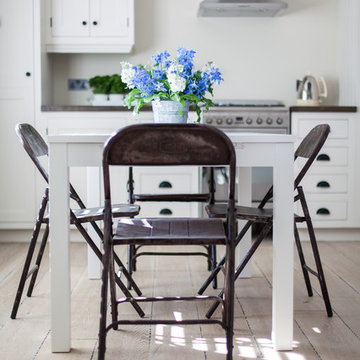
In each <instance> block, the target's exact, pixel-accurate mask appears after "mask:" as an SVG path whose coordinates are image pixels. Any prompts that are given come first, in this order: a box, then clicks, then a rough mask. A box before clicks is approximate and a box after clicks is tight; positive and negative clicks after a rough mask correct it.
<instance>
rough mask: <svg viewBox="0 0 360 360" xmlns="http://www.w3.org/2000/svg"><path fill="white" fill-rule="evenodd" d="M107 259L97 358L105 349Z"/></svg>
mask: <svg viewBox="0 0 360 360" xmlns="http://www.w3.org/2000/svg"><path fill="white" fill-rule="evenodd" d="M108 265H109V264H108V260H104V262H103V270H102V284H101V301H100V326H99V349H98V360H104V359H105V350H106V313H107V293H108V277H109V272H108Z"/></svg>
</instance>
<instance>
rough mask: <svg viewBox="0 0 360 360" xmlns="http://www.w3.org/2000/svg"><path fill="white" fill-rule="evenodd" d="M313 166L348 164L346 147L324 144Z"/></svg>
mask: <svg viewBox="0 0 360 360" xmlns="http://www.w3.org/2000/svg"><path fill="white" fill-rule="evenodd" d="M314 165H315V166H346V165H348V148H346V147H326V146H324V147H323V148H322V149H321V150H320V152H319V155H318V156H317V157H316V160H315V161H314Z"/></svg>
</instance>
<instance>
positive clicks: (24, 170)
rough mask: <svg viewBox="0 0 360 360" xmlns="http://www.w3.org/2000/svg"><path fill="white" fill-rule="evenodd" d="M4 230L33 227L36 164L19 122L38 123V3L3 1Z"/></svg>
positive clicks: (0, 124) (0, 224) (0, 208)
mask: <svg viewBox="0 0 360 360" xmlns="http://www.w3.org/2000/svg"><path fill="white" fill-rule="evenodd" d="M0 16H1V19H0V46H1V51H0V79H1V81H0V119H1V121H0V153H1V157H0V166H1V176H0V229H14V228H28V227H30V228H31V227H32V226H33V224H34V220H35V216H36V215H35V214H36V210H37V204H38V203H39V201H40V199H36V198H35V168H34V165H33V163H32V161H31V160H30V158H29V156H28V155H27V154H26V152H25V151H24V149H23V147H22V146H21V144H20V142H19V140H18V138H17V136H16V134H15V125H16V124H17V123H20V122H27V123H30V124H34V50H33V44H34V30H33V25H34V18H33V16H34V14H33V2H32V1H28V0H13V1H1V2H0Z"/></svg>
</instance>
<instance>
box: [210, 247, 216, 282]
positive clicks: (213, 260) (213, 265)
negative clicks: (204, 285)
mask: <svg viewBox="0 0 360 360" xmlns="http://www.w3.org/2000/svg"><path fill="white" fill-rule="evenodd" d="M216 260H217V259H216V245H211V271H214V270H215V269H216ZM212 287H213V289H217V276H216V275H215V276H214V279H213V283H212Z"/></svg>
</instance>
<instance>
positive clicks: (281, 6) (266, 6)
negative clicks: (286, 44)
mask: <svg viewBox="0 0 360 360" xmlns="http://www.w3.org/2000/svg"><path fill="white" fill-rule="evenodd" d="M287 7H288V5H287V3H286V2H284V1H279V0H204V1H202V2H201V3H200V4H199V10H198V16H200V17H201V16H204V17H236V16H243V17H270V16H278V15H280V14H281V13H282V12H283V11H284V10H285V9H286V8H287Z"/></svg>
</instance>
